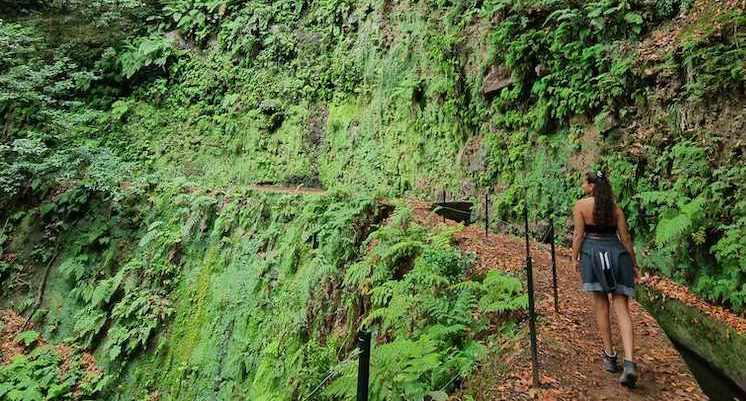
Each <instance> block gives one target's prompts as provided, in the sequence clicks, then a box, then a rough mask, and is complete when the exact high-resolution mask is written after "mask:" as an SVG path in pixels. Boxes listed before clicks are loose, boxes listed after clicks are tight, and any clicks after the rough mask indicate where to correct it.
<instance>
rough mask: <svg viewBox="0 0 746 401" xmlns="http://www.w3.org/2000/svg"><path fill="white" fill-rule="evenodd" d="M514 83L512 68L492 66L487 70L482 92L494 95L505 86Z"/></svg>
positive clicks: (485, 94) (486, 94)
mask: <svg viewBox="0 0 746 401" xmlns="http://www.w3.org/2000/svg"><path fill="white" fill-rule="evenodd" d="M512 84H513V77H512V76H511V73H510V70H508V69H507V68H505V67H503V66H495V65H493V66H492V67H490V69H489V71H488V72H487V76H486V77H485V78H484V84H482V94H483V95H484V96H492V95H495V94H497V93H498V92H500V90H502V89H503V88H507V87H508V86H510V85H512Z"/></svg>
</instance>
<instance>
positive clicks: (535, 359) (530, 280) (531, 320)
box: [523, 205, 539, 387]
mask: <svg viewBox="0 0 746 401" xmlns="http://www.w3.org/2000/svg"><path fill="white" fill-rule="evenodd" d="M523 223H524V234H525V237H526V284H527V286H528V329H529V336H530V340H531V368H532V369H531V370H532V371H533V382H532V383H533V386H534V387H538V386H539V356H538V353H537V350H536V311H535V310H534V272H533V264H532V262H531V248H530V245H529V239H528V205H524V206H523Z"/></svg>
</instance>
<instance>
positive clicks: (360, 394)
mask: <svg viewBox="0 0 746 401" xmlns="http://www.w3.org/2000/svg"><path fill="white" fill-rule="evenodd" d="M357 346H358V349H359V350H360V357H359V359H358V365H357V401H368V381H369V380H368V379H369V377H370V332H368V331H366V330H360V332H359V333H358V337H357Z"/></svg>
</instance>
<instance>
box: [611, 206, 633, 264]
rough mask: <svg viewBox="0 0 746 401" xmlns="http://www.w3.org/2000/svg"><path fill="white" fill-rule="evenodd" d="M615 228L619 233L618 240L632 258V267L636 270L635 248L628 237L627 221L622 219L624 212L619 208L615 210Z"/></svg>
mask: <svg viewBox="0 0 746 401" xmlns="http://www.w3.org/2000/svg"><path fill="white" fill-rule="evenodd" d="M616 226H617V231H618V232H619V238H620V239H621V240H622V244H623V245H624V247H625V248H626V249H627V252H629V256H631V257H632V266H634V268H635V269H637V256H635V247H634V246H633V244H632V237H631V236H630V235H629V229H628V228H627V219H626V218H625V217H624V212H623V211H622V209H621V208H617V209H616Z"/></svg>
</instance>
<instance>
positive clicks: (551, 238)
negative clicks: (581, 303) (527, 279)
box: [549, 215, 559, 313]
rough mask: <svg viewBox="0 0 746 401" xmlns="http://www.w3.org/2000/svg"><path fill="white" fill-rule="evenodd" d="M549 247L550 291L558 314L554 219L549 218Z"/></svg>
mask: <svg viewBox="0 0 746 401" xmlns="http://www.w3.org/2000/svg"><path fill="white" fill-rule="evenodd" d="M549 230H550V231H549V247H550V249H551V251H552V290H553V291H554V311H555V312H556V313H559V297H558V295H557V257H556V254H555V251H554V217H552V216H551V215H550V216H549Z"/></svg>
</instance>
